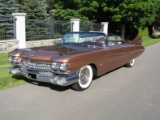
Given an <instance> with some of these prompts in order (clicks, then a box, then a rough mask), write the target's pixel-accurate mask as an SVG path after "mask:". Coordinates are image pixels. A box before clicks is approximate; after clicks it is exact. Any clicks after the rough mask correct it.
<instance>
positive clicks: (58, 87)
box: [12, 75, 71, 92]
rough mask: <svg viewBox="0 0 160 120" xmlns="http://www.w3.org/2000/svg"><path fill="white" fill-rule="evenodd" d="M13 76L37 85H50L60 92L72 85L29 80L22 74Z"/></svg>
mask: <svg viewBox="0 0 160 120" xmlns="http://www.w3.org/2000/svg"><path fill="white" fill-rule="evenodd" d="M12 78H14V79H16V80H24V81H25V82H26V83H29V84H33V85H37V86H42V87H48V88H50V89H52V90H56V91H58V92H62V91H66V90H69V89H71V87H70V86H66V87H63V86H58V85H53V84H52V83H45V82H38V81H34V80H29V79H27V78H26V77H24V76H22V75H13V76H12Z"/></svg>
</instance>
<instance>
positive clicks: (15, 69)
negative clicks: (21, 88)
mask: <svg viewBox="0 0 160 120" xmlns="http://www.w3.org/2000/svg"><path fill="white" fill-rule="evenodd" d="M30 71H33V72H30ZM34 71H37V70H35V69H23V68H22V67H20V66H12V67H9V68H8V72H9V73H11V74H20V75H23V76H25V77H27V78H28V79H31V80H34V81H39V82H47V83H52V84H54V85H59V86H68V85H71V84H74V83H76V82H78V73H79V71H74V72H72V73H67V74H60V73H53V72H51V74H50V76H46V75H41V74H39V72H34ZM39 71H40V70H39Z"/></svg>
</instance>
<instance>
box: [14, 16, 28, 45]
mask: <svg viewBox="0 0 160 120" xmlns="http://www.w3.org/2000/svg"><path fill="white" fill-rule="evenodd" d="M12 16H13V17H15V19H16V22H15V23H16V25H15V27H16V28H15V29H16V39H17V40H18V41H19V48H26V30H25V16H26V13H13V14H12Z"/></svg>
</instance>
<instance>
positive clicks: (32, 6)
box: [21, 0, 47, 20]
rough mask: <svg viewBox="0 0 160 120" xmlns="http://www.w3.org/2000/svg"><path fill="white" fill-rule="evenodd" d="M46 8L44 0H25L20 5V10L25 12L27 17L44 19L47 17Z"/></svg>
mask: <svg viewBox="0 0 160 120" xmlns="http://www.w3.org/2000/svg"><path fill="white" fill-rule="evenodd" d="M46 9H47V4H46V1H45V0H25V1H24V3H23V5H22V6H21V11H22V12H25V13H27V16H26V18H27V19H39V20H43V19H45V18H46V17H47V11H46Z"/></svg>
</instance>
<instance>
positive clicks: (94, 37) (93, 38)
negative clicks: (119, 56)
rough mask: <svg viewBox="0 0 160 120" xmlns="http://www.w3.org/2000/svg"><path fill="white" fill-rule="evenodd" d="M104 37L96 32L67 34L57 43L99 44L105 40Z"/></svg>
mask: <svg viewBox="0 0 160 120" xmlns="http://www.w3.org/2000/svg"><path fill="white" fill-rule="evenodd" d="M105 37H106V35H105V34H104V33H98V32H69V33H67V34H65V35H64V37H63V38H62V39H61V40H60V41H59V44H67V43H85V42H92V43H100V41H104V40H105Z"/></svg>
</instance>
